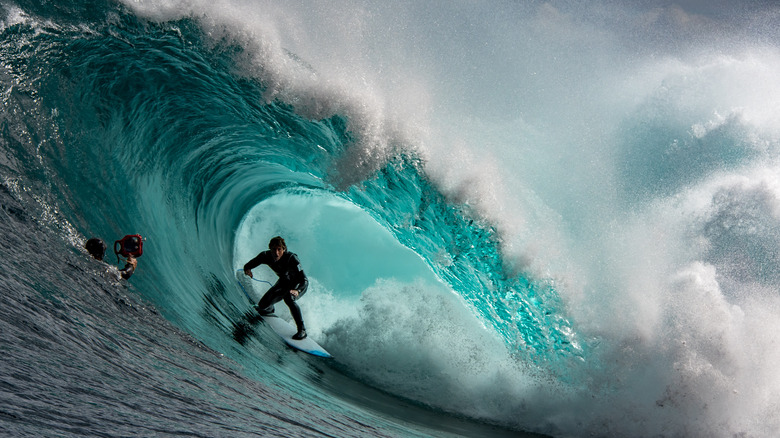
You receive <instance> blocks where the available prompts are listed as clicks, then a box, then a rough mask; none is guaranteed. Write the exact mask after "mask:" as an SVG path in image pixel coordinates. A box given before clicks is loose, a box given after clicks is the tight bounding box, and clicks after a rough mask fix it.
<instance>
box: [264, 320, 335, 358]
mask: <svg viewBox="0 0 780 438" xmlns="http://www.w3.org/2000/svg"><path fill="white" fill-rule="evenodd" d="M262 318H263V322H265V323H266V324H268V325H269V326H270V327H271V328H272V329H273V331H275V332H276V334H277V335H279V336H280V337H281V338H282V339H283V340H284V342H286V343H287V345H289V346H290V347H293V348H295V349H297V350H301V351H303V352H306V353H309V354H311V355H314V356H319V357H332V356H331V355H330V353H328V352H327V351H325V349H324V348H322V346H321V345H320V344H318V343H316V342H314V340H313V339H312V338H309V337H306V338H303V339H301V340H296V339H293V338H292V337H293V335H294V334H295V333H297V332H298V329H296V328H295V327H293V325H292V324H290V323H289V322H287V321H285V320H283V319H282V318H279V317H278V316H275V315H268V316H263V317H262Z"/></svg>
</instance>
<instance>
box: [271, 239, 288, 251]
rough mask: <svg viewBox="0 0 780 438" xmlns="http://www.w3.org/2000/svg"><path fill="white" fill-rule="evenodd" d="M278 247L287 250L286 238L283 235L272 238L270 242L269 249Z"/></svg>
mask: <svg viewBox="0 0 780 438" xmlns="http://www.w3.org/2000/svg"><path fill="white" fill-rule="evenodd" d="M276 248H282V249H283V250H285V251H287V244H286V243H284V239H282V237H281V236H276V237H274V238H273V239H271V241H270V242H268V249H271V250H273V249H276Z"/></svg>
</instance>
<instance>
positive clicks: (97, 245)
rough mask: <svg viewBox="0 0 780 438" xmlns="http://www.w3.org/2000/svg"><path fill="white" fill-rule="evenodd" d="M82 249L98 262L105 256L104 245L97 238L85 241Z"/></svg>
mask: <svg viewBox="0 0 780 438" xmlns="http://www.w3.org/2000/svg"><path fill="white" fill-rule="evenodd" d="M84 248H86V249H87V252H89V254H90V255H92V257H94V258H96V259H98V260H103V256H105V255H106V244H105V243H104V242H103V240H102V239H98V238H97V237H93V238H91V239H89V240H87V243H86V245H84Z"/></svg>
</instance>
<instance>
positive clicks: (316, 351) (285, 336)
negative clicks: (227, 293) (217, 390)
mask: <svg viewBox="0 0 780 438" xmlns="http://www.w3.org/2000/svg"><path fill="white" fill-rule="evenodd" d="M251 280H254V281H258V282H262V283H267V282H263V281H261V280H255V279H254V278H252V279H250V278H249V277H248V276H246V275H244V271H242V270H241V269H239V270H237V271H236V281H237V282H238V286H239V287H240V288H241V290H242V291H243V292H244V295H246V298H247V300H249V302H250V303H252V304H255V303H254V302H253V300H252V297H251V296H250V293H251V292H252V291H254V288H253V286H252V281H251ZM262 320H263V322H265V323H266V324H268V326H269V327H271V329H272V330H273V331H274V332H276V334H277V335H279V337H281V338H282V340H284V342H285V343H286V344H287V345H289V346H290V347H292V348H295V349H296V350H300V351H303V352H304V353H309V354H311V355H313V356H319V357H333V356H331V355H330V353H328V352H327V351H326V350H325V349H324V348H322V346H321V345H320V344H318V343H317V342H315V341H314V340H313V339H311V338H309V337H306V338H304V339H301V340H295V339H293V338H292V337H293V335H294V334H295V333H297V332H298V330H297V329H296V328H295V327H293V325H292V324H290V323H289V322H287V321H285V320H283V319H282V318H279V317H278V316H276V315H268V316H263V317H262Z"/></svg>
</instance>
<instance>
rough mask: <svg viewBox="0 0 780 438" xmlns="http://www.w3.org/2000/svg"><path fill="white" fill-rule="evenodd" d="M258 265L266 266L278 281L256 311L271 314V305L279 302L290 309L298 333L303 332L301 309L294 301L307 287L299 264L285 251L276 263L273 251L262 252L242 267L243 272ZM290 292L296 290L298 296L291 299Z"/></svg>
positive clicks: (304, 275)
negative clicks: (282, 301) (276, 276)
mask: <svg viewBox="0 0 780 438" xmlns="http://www.w3.org/2000/svg"><path fill="white" fill-rule="evenodd" d="M260 265H268V266H269V267H270V268H271V269H272V270H273V271H274V272H275V273H276V275H278V276H279V280H278V281H277V282H276V284H274V285H273V286H271V288H270V289H268V292H266V293H265V295H263V297H262V298H260V302H259V303H257V309H258V310H260V311H266V312H273V305H274V304H276V303H278V302H279V301H281V300H284V304H287V307H289V308H290V314H291V315H292V317H293V319H294V320H295V325H297V326H298V331H301V330H304V326H303V317H302V316H301V309H300V307H298V304H296V303H295V300H297V299H298V298H300V297H302V296H303V294H305V293H306V289H307V288H308V287H309V280H308V279H307V278H306V274H304V273H303V268H301V262H300V261H298V256H297V255H295V254H294V253H291V252H288V251H285V252H284V254H282V256H281V257H280V258H279V260H278V261H274V253H273V251H270V250H269V251H263V252H261V253H260V254H258V255H257V257H255V258H253V259H252V260H250V261H248V262H247V263H246V264H245V265H244V271H246V270H251V269H254V268H256V267H258V266H260ZM291 290H297V291H298V296H297V297H293V296H292V295H291V294H290V291H291Z"/></svg>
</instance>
